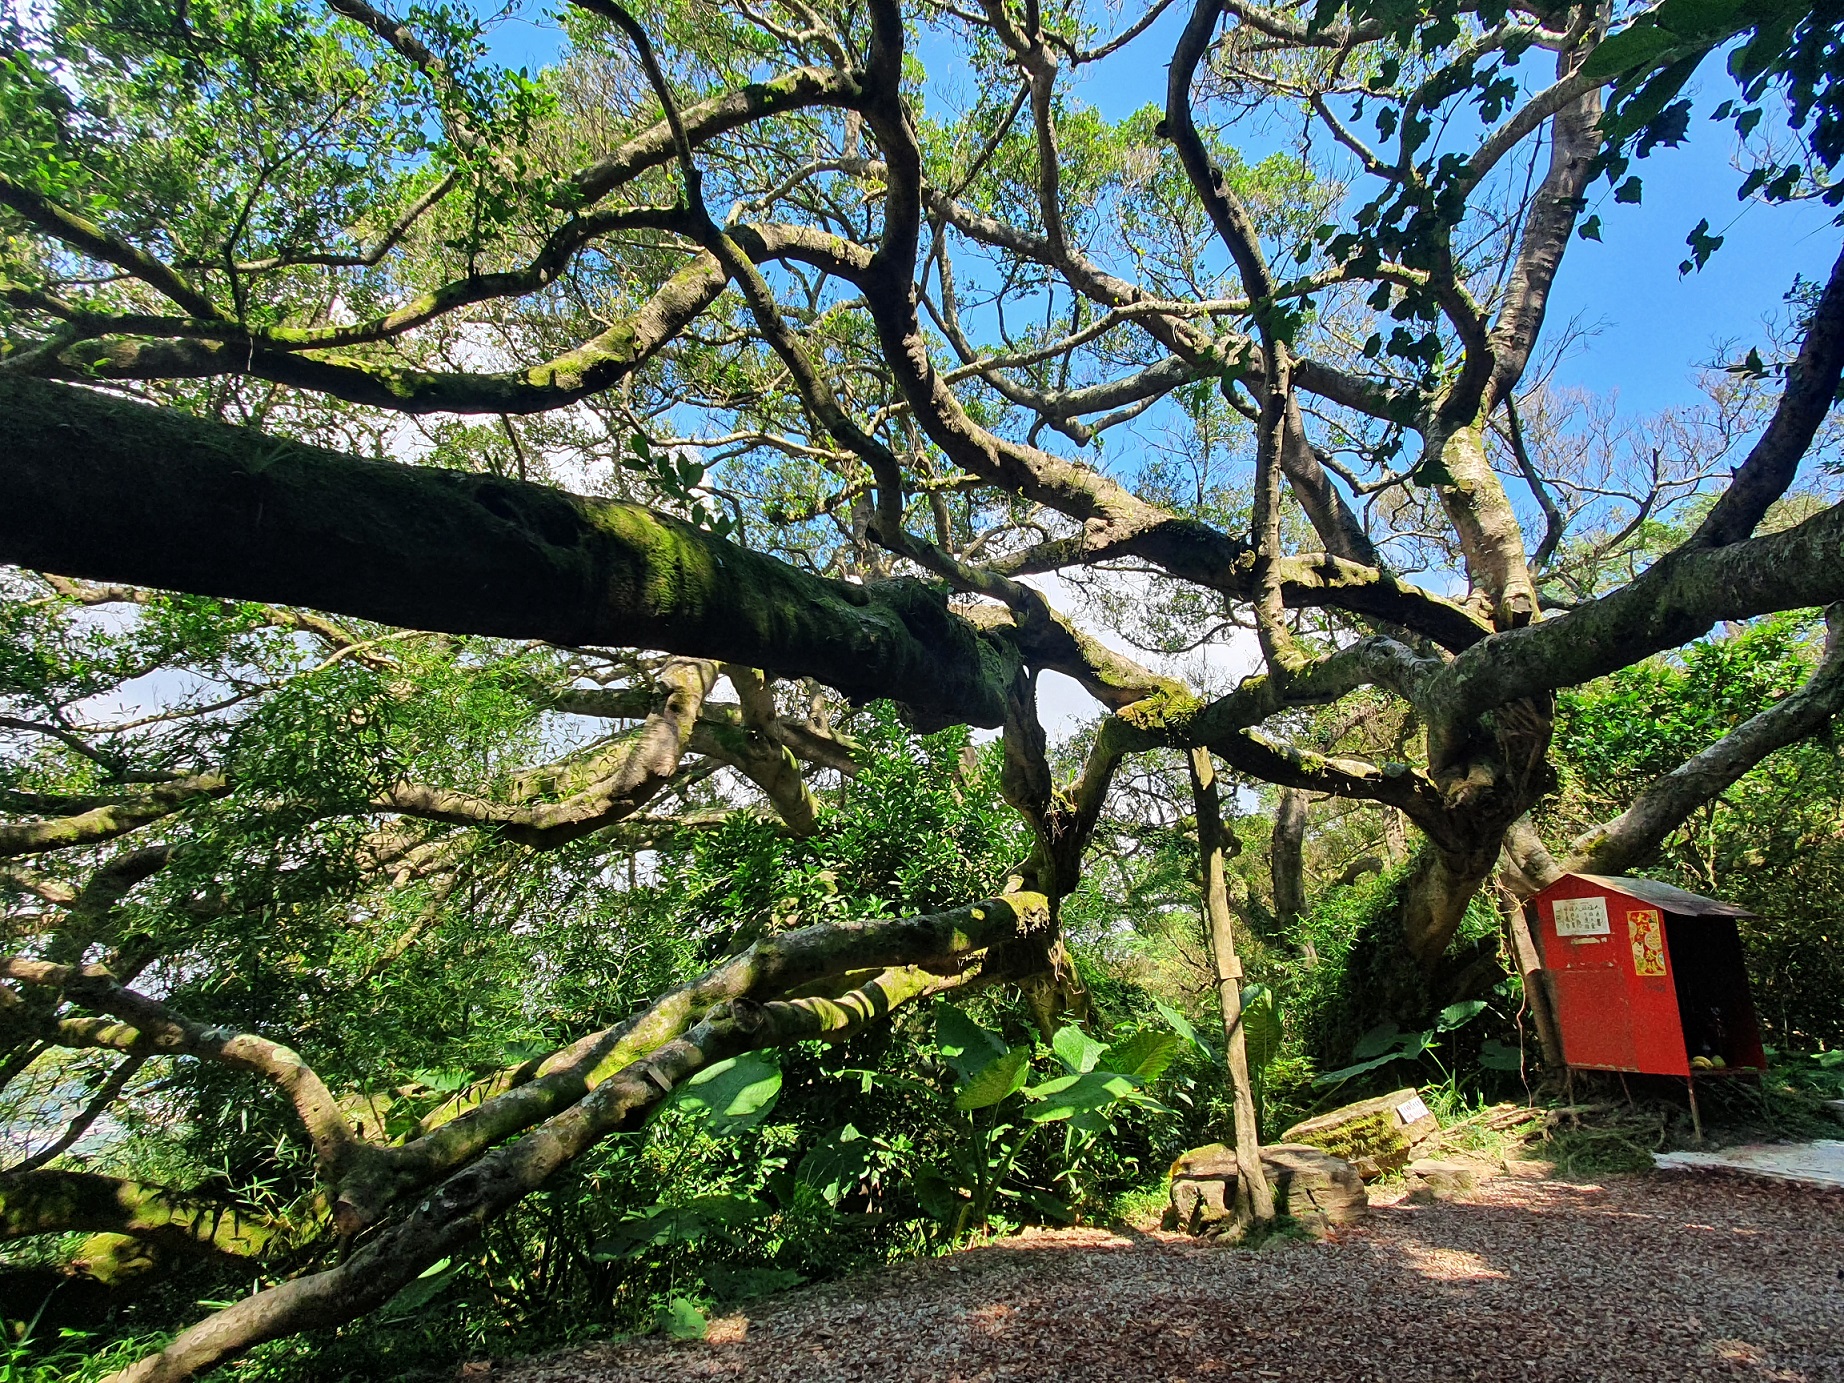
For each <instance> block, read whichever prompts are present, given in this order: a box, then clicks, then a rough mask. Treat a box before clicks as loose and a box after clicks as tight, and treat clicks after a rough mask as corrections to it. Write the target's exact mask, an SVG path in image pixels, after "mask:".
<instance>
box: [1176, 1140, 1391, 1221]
mask: <svg viewBox="0 0 1844 1383" xmlns="http://www.w3.org/2000/svg"><path fill="white" fill-rule="evenodd" d="M1261 1162H1262V1166H1263V1167H1264V1168H1265V1169H1266V1170H1267V1174H1268V1186H1269V1189H1270V1190H1272V1191H1273V1193H1274V1210H1275V1213H1276V1214H1278V1215H1284V1216H1286V1217H1287V1218H1289V1219H1291V1220H1292V1221H1293V1222H1294V1223H1295V1224H1296V1225H1297V1226H1298V1227H1299V1228H1301V1229H1303V1230H1305V1231H1306V1232H1307V1233H1308V1234H1311V1235H1313V1236H1315V1237H1322V1236H1324V1235H1325V1234H1327V1233H1329V1232H1330V1231H1331V1230H1332V1228H1333V1226H1335V1225H1342V1224H1348V1223H1350V1222H1351V1221H1352V1220H1358V1219H1362V1218H1363V1217H1364V1216H1365V1215H1367V1214H1368V1213H1369V1212H1370V1202H1369V1199H1368V1196H1367V1195H1366V1193H1365V1191H1364V1183H1363V1180H1362V1178H1360V1177H1359V1176H1358V1174H1357V1171H1356V1169H1355V1168H1353V1167H1352V1165H1351V1164H1350V1163H1349V1162H1346V1161H1344V1160H1343V1159H1342V1158H1337V1157H1333V1156H1332V1154H1330V1153H1328V1152H1326V1151H1325V1150H1324V1149H1322V1148H1314V1147H1308V1146H1307V1145H1305V1144H1303V1143H1300V1144H1296V1143H1271V1144H1269V1145H1268V1146H1267V1147H1264V1148H1263V1149H1262V1150H1261ZM1239 1176H1240V1169H1239V1168H1238V1166H1237V1163H1236V1152H1235V1149H1234V1148H1231V1147H1229V1146H1227V1145H1226V1144H1223V1143H1211V1144H1208V1145H1207V1146H1205V1147H1201V1148H1193V1149H1191V1151H1190V1152H1188V1153H1185V1154H1184V1155H1183V1156H1182V1157H1180V1158H1179V1159H1178V1160H1177V1161H1176V1162H1174V1163H1173V1164H1172V1179H1171V1191H1170V1196H1171V1208H1170V1209H1169V1210H1167V1211H1166V1214H1165V1221H1164V1223H1165V1228H1167V1229H1183V1230H1187V1231H1189V1232H1190V1233H1193V1234H1197V1233H1201V1232H1202V1231H1204V1230H1205V1229H1206V1228H1209V1227H1211V1226H1214V1225H1218V1224H1221V1223H1223V1222H1225V1221H1227V1220H1229V1219H1231V1218H1232V1217H1233V1216H1234V1215H1235V1204H1236V1189H1237V1188H1236V1182H1237V1179H1238V1177H1239Z"/></svg>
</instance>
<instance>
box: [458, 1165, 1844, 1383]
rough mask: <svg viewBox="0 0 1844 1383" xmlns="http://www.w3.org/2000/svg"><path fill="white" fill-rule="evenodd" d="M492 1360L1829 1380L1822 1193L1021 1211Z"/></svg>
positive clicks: (1839, 1226)
mask: <svg viewBox="0 0 1844 1383" xmlns="http://www.w3.org/2000/svg"><path fill="white" fill-rule="evenodd" d="M491 1376H492V1378H494V1379H495V1380H498V1379H511V1380H516V1381H517V1383H639V1380H655V1379H659V1380H664V1379H672V1380H679V1379H705V1378H723V1379H748V1380H770V1379H774V1380H783V1379H785V1380H790V1381H791V1380H800V1383H830V1381H831V1380H848V1379H865V1380H873V1379H874V1380H878V1383H909V1381H910V1380H914V1381H915V1383H922V1380H930V1383H934V1381H935V1380H940V1383H998V1380H1038V1379H1044V1380H1059V1381H1060V1380H1094V1383H1114V1380H1140V1379H1145V1380H1155V1379H1156V1380H1160V1381H1161V1383H1182V1381H1183V1380H1191V1379H1218V1378H1220V1379H1225V1380H1228V1379H1235V1380H1238V1383H1240V1381H1241V1380H1249V1381H1250V1383H1252V1381H1253V1380H1258V1379H1280V1380H1301V1383H1304V1381H1305V1380H1315V1383H1317V1381H1318V1380H1353V1383H1355V1381H1356V1380H1373V1379H1374V1380H1377V1381H1378V1383H1383V1380H1389V1383H1435V1381H1436V1380H1439V1381H1440V1383H1446V1380H1460V1379H1491V1380H1498V1379H1506V1380H1510V1379H1516V1380H1519V1381H1520V1383H1523V1381H1524V1380H1532V1381H1533V1383H1534V1381H1536V1380H1543V1381H1544V1383H1551V1381H1553V1383H1594V1381H1598V1380H1607V1383H1616V1381H1617V1383H1638V1381H1639V1380H1653V1379H1659V1380H1665V1379H1669V1380H1679V1379H1704V1378H1712V1379H1755V1380H1776V1383H1795V1380H1797V1381H1798V1383H1822V1381H1824V1380H1844V1194H1839V1193H1834V1192H1824V1191H1809V1190H1798V1189H1787V1188H1778V1187H1770V1186H1766V1185H1763V1184H1759V1183H1754V1182H1749V1181H1743V1180H1739V1179H1734V1178H1728V1177H1719V1176H1709V1175H1701V1176H1695V1175H1673V1176H1655V1177H1645V1178H1633V1179H1625V1178H1622V1179H1615V1180H1610V1181H1609V1182H1607V1183H1606V1184H1605V1185H1578V1184H1571V1183H1567V1182H1558V1181H1516V1180H1511V1179H1501V1180H1497V1181H1493V1182H1490V1183H1488V1184H1487V1185H1485V1186H1483V1187H1481V1188H1480V1189H1479V1190H1478V1191H1476V1192H1474V1193H1472V1194H1471V1195H1470V1196H1468V1197H1467V1198H1466V1199H1465V1200H1464V1201H1461V1202H1455V1203H1451V1204H1438V1205H1427V1206H1411V1205H1401V1206H1391V1207H1385V1208H1380V1209H1379V1210H1378V1211H1377V1213H1376V1214H1375V1216H1374V1217H1373V1218H1372V1219H1371V1221H1370V1222H1369V1223H1368V1224H1367V1225H1366V1226H1364V1227H1363V1228H1360V1229H1357V1230H1353V1231H1347V1232H1346V1233H1344V1234H1343V1235H1341V1236H1340V1238H1339V1239H1337V1240H1336V1241H1334V1242H1330V1243H1325V1244H1300V1243H1290V1244H1284V1245H1278V1244H1277V1245H1271V1246H1269V1247H1268V1248H1265V1249H1262V1250H1260V1251H1247V1250H1239V1249H1234V1248H1227V1247H1220V1246H1216V1245H1213V1244H1209V1243H1204V1242H1199V1241H1196V1240H1191V1239H1187V1238H1184V1237H1181V1236H1177V1235H1169V1234H1156V1233H1155V1234H1138V1235H1130V1236H1125V1237H1123V1236H1121V1235H1117V1234H1111V1233H1106V1232H1103V1231H1099V1230H1065V1231H1059V1232H1054V1233H1031V1234H1026V1235H1022V1236H1020V1237H1018V1238H1015V1239H1009V1240H1006V1241H1003V1242H1001V1243H998V1244H994V1245H991V1246H988V1247H985V1248H979V1249H973V1250H969V1251H967V1252H964V1253H958V1254H954V1255H952V1256H950V1257H947V1258H941V1259H935V1260H932V1261H930V1262H926V1263H915V1264H909V1265H907V1266H904V1267H901V1268H897V1269H893V1270H891V1271H888V1272H884V1273H879V1274H876V1275H874V1276H871V1277H866V1278H858V1279H854V1280H851V1281H847V1282H839V1283H832V1284H828V1285H826V1286H823V1287H817V1288H813V1289H809V1290H806V1291H801V1292H795V1293H790V1294H787V1295H785V1296H782V1297H779V1298H776V1299H774V1300H773V1301H771V1302H765V1303H761V1304H760V1305H759V1307H758V1308H756V1309H751V1310H750V1311H748V1312H747V1313H746V1314H744V1315H739V1316H732V1317H728V1318H725V1319H722V1320H719V1321H714V1322H713V1323H712V1328H711V1335H710V1338H709V1339H708V1340H706V1341H702V1342H697V1343H692V1344H675V1343H672V1342H670V1341H666V1340H663V1339H658V1338H651V1339H644V1340H637V1341H630V1342H627V1343H624V1344H616V1345H599V1346H589V1347H586V1348H583V1349H579V1350H572V1351H568V1352H566V1353H563V1354H557V1355H551V1356H549V1357H547V1358H545V1359H542V1360H534V1361H531V1362H529V1363H525V1364H522V1365H518V1366H507V1365H502V1366H500V1367H496V1368H495V1369H494V1370H493V1372H492V1375H491Z"/></svg>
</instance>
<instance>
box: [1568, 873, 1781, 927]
mask: <svg viewBox="0 0 1844 1383" xmlns="http://www.w3.org/2000/svg"><path fill="white" fill-rule="evenodd" d="M1570 877H1573V878H1577V879H1586V880H1588V882H1589V883H1593V884H1599V885H1600V886H1601V887H1602V888H1611V889H1612V890H1613V891H1614V892H1615V893H1624V894H1626V896H1627V897H1629V898H1637V899H1638V900H1639V901H1640V902H1642V903H1650V904H1651V905H1652V906H1653V907H1655V908H1659V909H1661V910H1663V911H1665V912H1675V913H1677V914H1678V915H1679V916H1682V917H1753V916H1754V915H1755V914H1754V913H1752V912H1749V911H1748V909H1747V908H1744V907H1742V906H1741V905H1740V904H1739V903H1724V902H1721V901H1720V900H1718V899H1715V898H1705V897H1704V896H1703V895H1702V894H1701V893H1692V892H1691V891H1690V890H1689V889H1683V888H1679V887H1677V886H1676V885H1675V884H1661V883H1659V882H1658V880H1656V879H1628V878H1616V877H1614V876H1611V875H1607V874H1576V875H1573V876H1570Z"/></svg>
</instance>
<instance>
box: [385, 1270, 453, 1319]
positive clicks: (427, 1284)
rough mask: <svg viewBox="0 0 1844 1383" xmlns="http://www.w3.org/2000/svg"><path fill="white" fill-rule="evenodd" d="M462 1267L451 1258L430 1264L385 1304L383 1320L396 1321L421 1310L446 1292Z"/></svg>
mask: <svg viewBox="0 0 1844 1383" xmlns="http://www.w3.org/2000/svg"><path fill="white" fill-rule="evenodd" d="M462 1266H463V1265H461V1264H459V1263H456V1262H455V1261H454V1260H453V1259H452V1258H442V1259H438V1260H437V1261H436V1262H434V1263H431V1264H430V1265H429V1266H428V1267H426V1268H424V1269H423V1270H422V1272H421V1273H420V1274H418V1276H417V1277H416V1278H415V1280H414V1281H412V1282H410V1283H408V1284H406V1285H405V1287H404V1288H403V1290H402V1291H400V1292H398V1293H397V1295H396V1296H394V1297H392V1298H391V1299H390V1301H389V1302H387V1303H386V1304H385V1307H384V1319H386V1320H392V1319H398V1318H401V1317H404V1316H409V1315H414V1314H415V1313H416V1312H418V1311H420V1310H422V1308H423V1307H425V1306H427V1305H428V1304H429V1303H430V1302H432V1301H434V1300H435V1299H436V1298H437V1297H439V1296H441V1295H442V1293H443V1292H445V1291H447V1290H448V1288H449V1287H450V1286H451V1285H452V1284H453V1282H454V1280H455V1278H456V1276H457V1275H459V1273H460V1271H461V1268H462Z"/></svg>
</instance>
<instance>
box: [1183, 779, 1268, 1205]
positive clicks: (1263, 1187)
mask: <svg viewBox="0 0 1844 1383" xmlns="http://www.w3.org/2000/svg"><path fill="white" fill-rule="evenodd" d="M1191 797H1192V800H1193V802H1195V803H1196V806H1197V857H1198V863H1199V864H1200V865H1201V866H1202V872H1203V876H1204V912H1205V916H1206V917H1207V918H1208V919H1209V923H1210V953H1211V956H1212V957H1213V959H1214V963H1215V966H1216V980H1217V1001H1218V1003H1219V1004H1220V1005H1221V1007H1222V1010H1223V1042H1224V1051H1225V1054H1226V1057H1227V1064H1228V1066H1229V1088H1230V1095H1231V1097H1232V1099H1233V1102H1234V1105H1235V1111H1236V1219H1237V1221H1238V1222H1239V1223H1241V1224H1242V1225H1243V1226H1244V1227H1247V1226H1248V1225H1251V1224H1254V1225H1265V1224H1267V1223H1269V1222H1270V1221H1272V1220H1273V1219H1274V1190H1273V1188H1272V1187H1270V1186H1269V1185H1268V1172H1267V1169H1266V1168H1265V1167H1263V1166H1262V1165H1261V1128H1260V1126H1259V1124H1258V1123H1257V1122H1256V1114H1255V1089H1254V1086H1253V1085H1252V1084H1251V1082H1250V1080H1249V1049H1248V1039H1247V1035H1246V1034H1245V1033H1244V1031H1243V1028H1242V962H1241V961H1240V960H1239V959H1237V957H1236V934H1235V931H1234V930H1233V929H1232V927H1231V925H1230V915H1229V879H1228V876H1227V874H1226V872H1225V866H1224V862H1223V819H1222V816H1221V815H1220V813H1219V812H1218V809H1217V784H1216V768H1215V766H1214V765H1213V764H1212V763H1211V762H1210V751H1209V750H1208V749H1193V750H1192V751H1191Z"/></svg>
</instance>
